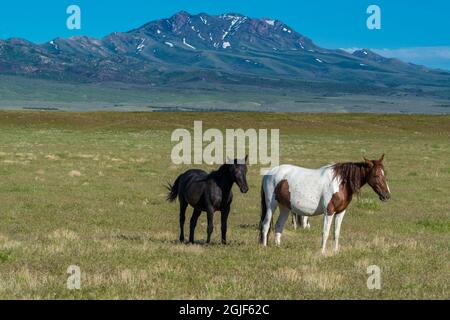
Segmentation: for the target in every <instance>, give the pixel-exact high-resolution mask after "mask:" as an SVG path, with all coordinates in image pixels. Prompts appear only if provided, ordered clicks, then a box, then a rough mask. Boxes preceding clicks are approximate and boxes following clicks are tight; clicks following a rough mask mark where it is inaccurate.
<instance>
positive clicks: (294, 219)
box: [291, 211, 297, 230]
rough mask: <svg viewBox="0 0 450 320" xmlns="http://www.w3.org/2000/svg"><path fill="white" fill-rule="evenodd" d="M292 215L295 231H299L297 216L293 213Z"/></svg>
mask: <svg viewBox="0 0 450 320" xmlns="http://www.w3.org/2000/svg"><path fill="white" fill-rule="evenodd" d="M291 214H292V215H291V221H292V225H293V226H294V230H297V215H296V214H295V213H294V212H293V211H292V212H291Z"/></svg>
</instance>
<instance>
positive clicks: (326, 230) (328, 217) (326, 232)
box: [322, 212, 334, 253]
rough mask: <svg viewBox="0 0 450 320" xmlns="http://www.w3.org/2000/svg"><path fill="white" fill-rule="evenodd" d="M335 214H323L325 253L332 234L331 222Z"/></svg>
mask: <svg viewBox="0 0 450 320" xmlns="http://www.w3.org/2000/svg"><path fill="white" fill-rule="evenodd" d="M333 216H334V214H328V213H326V212H325V213H324V214H323V232H322V253H325V248H326V246H327V240H328V235H329V234H330V227H331V222H332V221H333Z"/></svg>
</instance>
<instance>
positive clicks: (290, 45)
mask: <svg viewBox="0 0 450 320" xmlns="http://www.w3.org/2000/svg"><path fill="white" fill-rule="evenodd" d="M0 74H4V75H21V76H27V77H33V78H45V79H52V80H62V81H74V82H93V83H101V82H124V83H136V84H150V85H165V84H167V83H173V82H186V81H190V82H192V81H194V82H205V81H213V82H218V83H238V84H247V83H248V82H249V81H250V82H252V81H254V82H258V81H260V82H261V81H264V80H263V79H264V78H267V79H271V80H273V81H275V82H276V81H277V80H282V79H285V80H287V81H294V82H295V80H301V81H311V82H332V83H352V84H363V83H364V84H370V85H373V86H375V87H389V88H399V87H402V86H443V87H450V73H448V72H444V71H440V70H434V69H430V68H426V67H423V66H417V65H413V64H409V63H405V62H402V61H400V60H397V59H391V58H385V57H382V56H380V55H378V54H376V53H374V52H372V51H370V50H369V49H361V50H357V51H355V52H353V53H348V52H344V51H342V50H334V49H325V48H321V47H319V46H318V45H316V44H315V43H314V42H313V41H312V40H311V39H310V38H308V37H306V36H304V35H302V34H300V33H298V32H297V31H295V30H294V29H293V28H291V27H290V26H288V25H287V24H285V23H283V22H282V21H279V20H275V19H270V18H262V19H257V18H250V17H247V16H244V15H241V14H239V13H227V14H221V15H208V14H206V13H200V14H196V15H192V14H189V13H188V12H186V11H180V12H178V13H176V14H174V15H173V16H171V17H169V18H165V19H159V20H155V21H150V22H148V23H146V24H143V25H142V26H140V27H138V28H135V29H132V30H129V31H127V32H113V33H110V34H108V35H106V36H105V37H102V38H93V37H88V36H74V37H70V38H56V39H53V40H51V41H49V42H47V43H44V44H35V43H32V42H30V41H27V40H25V39H18V38H10V39H7V40H0ZM273 81H272V82H273ZM294 86H295V84H294Z"/></svg>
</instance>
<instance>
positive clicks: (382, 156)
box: [378, 153, 384, 162]
mask: <svg viewBox="0 0 450 320" xmlns="http://www.w3.org/2000/svg"><path fill="white" fill-rule="evenodd" d="M383 160H384V153H383V154H382V155H381V158H380V160H378V161H380V162H383Z"/></svg>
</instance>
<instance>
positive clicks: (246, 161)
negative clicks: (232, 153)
mask: <svg viewBox="0 0 450 320" xmlns="http://www.w3.org/2000/svg"><path fill="white" fill-rule="evenodd" d="M245 163H248V154H246V155H245Z"/></svg>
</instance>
